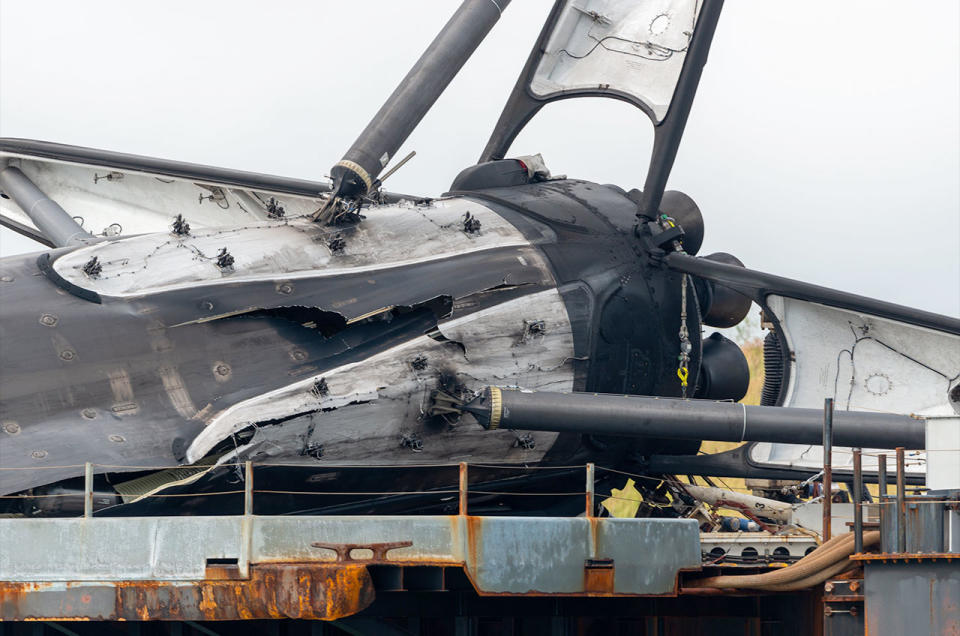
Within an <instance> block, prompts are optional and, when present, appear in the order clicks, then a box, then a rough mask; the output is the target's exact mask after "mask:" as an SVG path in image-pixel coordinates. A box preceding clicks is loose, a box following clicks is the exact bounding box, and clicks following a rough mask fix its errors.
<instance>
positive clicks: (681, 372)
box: [677, 367, 690, 386]
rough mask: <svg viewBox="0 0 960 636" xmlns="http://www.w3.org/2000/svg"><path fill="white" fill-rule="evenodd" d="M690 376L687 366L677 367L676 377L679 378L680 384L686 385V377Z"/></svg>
mask: <svg viewBox="0 0 960 636" xmlns="http://www.w3.org/2000/svg"><path fill="white" fill-rule="evenodd" d="M689 376H690V372H689V371H688V370H687V367H680V368H679V369H677V377H678V378H680V384H681V385H682V386H687V378H688V377H689Z"/></svg>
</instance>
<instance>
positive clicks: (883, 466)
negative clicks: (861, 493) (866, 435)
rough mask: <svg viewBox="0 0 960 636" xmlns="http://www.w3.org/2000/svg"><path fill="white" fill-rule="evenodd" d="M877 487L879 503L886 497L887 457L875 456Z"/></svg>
mask: <svg viewBox="0 0 960 636" xmlns="http://www.w3.org/2000/svg"><path fill="white" fill-rule="evenodd" d="M877 486H878V490H879V492H880V503H881V505H882V504H883V498H884V497H885V496H886V495H887V456H886V455H877Z"/></svg>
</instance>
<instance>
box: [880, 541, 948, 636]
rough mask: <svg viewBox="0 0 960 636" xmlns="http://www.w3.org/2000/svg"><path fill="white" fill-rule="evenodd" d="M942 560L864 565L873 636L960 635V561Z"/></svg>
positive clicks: (940, 557) (939, 556)
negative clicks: (877, 635)
mask: <svg viewBox="0 0 960 636" xmlns="http://www.w3.org/2000/svg"><path fill="white" fill-rule="evenodd" d="M887 556H892V555H887ZM899 556H901V557H903V556H904V555H899ZM913 556H916V555H911V557H913ZM942 556H943V555H938V557H937V560H933V559H929V560H922V561H921V560H916V561H914V560H910V561H903V562H897V561H895V560H891V561H886V562H883V561H874V560H866V561H864V599H865V605H866V615H867V630H866V631H867V633H868V634H960V561H958V560H956V559H949V560H948V559H943V558H942ZM953 556H954V557H956V556H957V555H953ZM906 608H909V610H906Z"/></svg>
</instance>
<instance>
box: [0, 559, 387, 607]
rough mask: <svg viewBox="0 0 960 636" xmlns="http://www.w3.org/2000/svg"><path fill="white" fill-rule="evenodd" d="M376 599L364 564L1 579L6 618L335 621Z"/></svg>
mask: <svg viewBox="0 0 960 636" xmlns="http://www.w3.org/2000/svg"><path fill="white" fill-rule="evenodd" d="M373 599H374V588H373V583H372V581H371V579H370V574H369V572H368V571H367V568H366V566H363V565H348V564H337V565H327V564H319V563H318V564H269V565H256V566H253V567H251V568H250V578H249V579H238V580H204V581H194V582H184V581H113V582H84V583H53V582H49V583H11V582H0V618H2V619H3V620H5V621H6V620H13V621H17V620H30V619H44V620H127V621H136V620H144V621H145V620H177V621H180V620H197V621H218V620H245V619H267V618H300V619H322V620H336V619H338V618H343V617H345V616H350V615H352V614H356V613H357V612H359V611H361V610H363V609H364V608H366V607H367V606H368V605H370V603H372V602H373Z"/></svg>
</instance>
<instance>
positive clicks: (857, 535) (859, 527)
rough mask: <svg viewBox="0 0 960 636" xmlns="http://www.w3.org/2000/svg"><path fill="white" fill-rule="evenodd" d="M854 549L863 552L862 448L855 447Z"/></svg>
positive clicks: (858, 552) (856, 551)
mask: <svg viewBox="0 0 960 636" xmlns="http://www.w3.org/2000/svg"><path fill="white" fill-rule="evenodd" d="M853 551H854V552H855V553H856V554H860V553H861V552H863V468H862V464H861V457H860V449H859V448H854V449H853Z"/></svg>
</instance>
